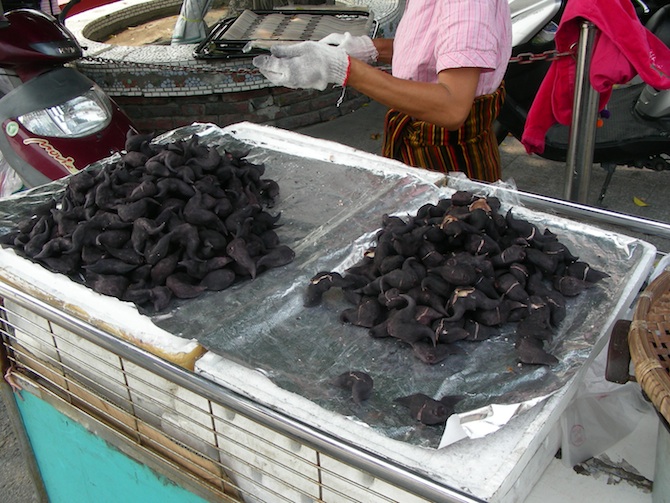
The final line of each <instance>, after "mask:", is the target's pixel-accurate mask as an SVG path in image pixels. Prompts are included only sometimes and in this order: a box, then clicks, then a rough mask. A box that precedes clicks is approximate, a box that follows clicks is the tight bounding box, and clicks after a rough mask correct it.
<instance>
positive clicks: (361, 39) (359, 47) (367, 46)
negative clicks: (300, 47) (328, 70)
mask: <svg viewBox="0 0 670 503" xmlns="http://www.w3.org/2000/svg"><path fill="white" fill-rule="evenodd" d="M319 42H320V43H322V44H328V45H334V46H335V47H340V48H341V49H344V50H345V51H346V53H347V54H348V55H349V56H352V57H354V58H356V59H360V60H361V61H363V62H364V63H374V62H375V61H377V58H378V57H379V52H378V51H377V48H376V47H375V44H374V43H373V42H372V39H371V38H370V37H368V36H367V35H359V36H356V37H355V36H353V35H352V34H351V33H349V32H346V33H331V34H330V35H328V36H326V37H324V38H322V39H321V40H319Z"/></svg>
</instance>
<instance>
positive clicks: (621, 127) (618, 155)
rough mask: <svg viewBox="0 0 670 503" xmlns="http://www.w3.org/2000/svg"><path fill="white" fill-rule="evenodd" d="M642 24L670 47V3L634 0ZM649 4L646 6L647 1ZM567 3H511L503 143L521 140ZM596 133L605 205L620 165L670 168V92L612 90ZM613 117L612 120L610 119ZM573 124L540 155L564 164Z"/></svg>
mask: <svg viewBox="0 0 670 503" xmlns="http://www.w3.org/2000/svg"><path fill="white" fill-rule="evenodd" d="M632 1H633V2H634V4H635V8H636V11H637V14H638V16H639V18H640V21H641V22H642V23H643V24H644V25H645V27H646V28H647V29H649V30H650V31H651V32H652V33H654V34H655V35H656V36H657V37H658V38H659V39H661V40H662V41H663V42H664V43H665V44H666V45H669V46H670V5H669V4H668V2H667V1H663V0H632ZM643 1H644V3H643ZM565 4H566V1H565V0H510V8H511V11H512V20H513V32H514V48H513V52H512V60H511V62H510V64H509V65H508V68H507V72H506V74H505V88H506V91H507V96H506V98H505V103H504V106H503V108H502V110H501V113H500V115H499V117H498V119H497V122H496V124H495V125H494V130H495V133H496V136H497V138H498V141H499V142H502V141H503V140H504V138H505V137H506V136H507V135H508V134H512V135H513V136H514V137H515V138H517V139H518V140H521V136H522V134H523V130H524V125H525V121H526V117H527V114H528V110H529V109H530V106H531V104H532V103H533V100H534V99H535V95H536V93H537V91H538V88H539V87H540V84H541V82H542V80H543V78H544V76H545V75H546V73H547V70H548V69H549V66H550V64H551V61H552V58H554V57H572V56H571V55H557V54H556V51H555V45H554V42H553V35H554V34H555V32H556V29H557V27H558V23H559V22H560V18H561V15H562V13H563V10H564V8H565ZM603 115H604V117H603V120H602V121H601V123H602V125H601V127H598V128H597V130H596V139H595V144H594V152H593V162H594V163H599V164H600V165H601V166H602V167H603V168H604V169H605V170H606V171H607V176H606V178H605V182H604V184H603V187H602V188H601V190H600V196H599V199H598V204H601V203H602V201H603V198H604V196H605V192H606V190H607V187H608V185H609V183H610V181H611V179H612V175H613V174H614V171H615V169H616V166H617V165H620V166H621V165H627V166H631V167H638V168H648V169H652V170H656V171H662V170H667V169H670V90H663V91H659V90H656V89H654V88H653V87H651V86H649V85H647V84H645V83H644V82H641V81H636V80H635V79H634V80H633V81H632V82H630V83H628V84H626V85H621V86H618V87H617V88H615V89H614V91H613V92H612V96H611V98H610V101H609V102H608V104H607V109H606V113H605V114H603ZM607 115H609V118H605V117H606V116H607ZM569 129H570V128H569V126H563V125H558V124H557V125H555V126H553V127H552V128H551V129H550V130H549V131H548V133H547V136H546V138H545V141H546V143H545V149H544V152H543V153H542V154H541V157H543V158H545V159H549V160H553V161H559V162H564V161H566V158H567V153H568V146H569V134H570V131H569Z"/></svg>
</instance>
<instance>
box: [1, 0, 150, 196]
mask: <svg viewBox="0 0 670 503" xmlns="http://www.w3.org/2000/svg"><path fill="white" fill-rule="evenodd" d="M77 2H79V0H74V1H73V2H70V3H77ZM68 5H69V4H68ZM67 10H68V8H67V6H66V7H65V8H64V9H63V11H62V13H61V16H59V17H60V19H64V13H66V11H67ZM0 12H3V11H2V10H0ZM81 56H82V49H81V46H80V45H79V43H78V42H77V40H76V38H75V37H74V35H72V33H71V32H70V31H68V30H67V29H66V28H65V26H64V24H63V23H62V22H61V20H59V19H56V18H55V17H54V16H52V15H50V14H46V13H44V12H41V11H38V10H34V9H24V8H19V9H15V10H11V11H8V12H6V13H4V15H2V17H1V18H0V126H1V127H2V131H0V157H1V159H0V196H2V197H4V196H7V195H9V194H11V193H14V192H16V191H18V190H20V189H22V188H30V187H35V186H38V185H42V184H44V183H47V182H50V181H52V180H56V179H59V178H62V177H64V176H67V175H69V174H72V173H76V172H78V171H80V170H81V169H83V168H85V167H86V166H87V165H89V164H90V163H92V162H95V161H99V160H100V159H103V158H105V157H107V156H109V155H111V154H112V153H114V152H118V151H120V150H122V149H123V148H124V145H125V140H126V135H127V134H128V132H129V131H132V132H137V130H136V129H135V128H134V127H133V125H132V123H131V121H130V119H129V118H128V117H127V116H126V114H125V113H123V112H122V111H121V109H120V108H119V107H118V105H117V104H116V103H115V102H114V101H113V100H112V99H111V98H110V97H109V96H107V95H106V94H105V93H104V91H103V90H102V89H101V88H100V87H99V86H98V85H96V84H95V83H94V82H93V81H92V80H90V79H89V78H88V77H86V76H84V75H83V74H81V73H80V72H78V71H77V70H76V69H74V68H72V67H71V66H68V65H67V64H68V63H70V62H72V61H75V60H76V59H78V58H80V57H81Z"/></svg>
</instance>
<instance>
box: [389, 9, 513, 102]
mask: <svg viewBox="0 0 670 503" xmlns="http://www.w3.org/2000/svg"><path fill="white" fill-rule="evenodd" d="M508 1H509V0H407V5H406V7H405V12H404V14H403V17H402V19H401V20H400V23H399V24H398V29H397V30H396V34H395V40H394V42H393V61H392V72H393V75H394V76H395V77H399V78H402V79H411V80H417V81H421V82H437V74H438V73H439V72H440V71H442V70H446V69H448V68H461V67H475V68H481V69H482V73H481V75H480V77H479V84H478V85H477V91H476V95H477V96H481V95H483V94H490V93H492V92H494V91H495V90H496V89H497V88H498V86H499V85H500V82H501V81H502V79H503V76H504V74H505V70H506V68H507V63H508V61H509V58H510V55H511V53H512V21H511V17H510V10H509V3H508Z"/></svg>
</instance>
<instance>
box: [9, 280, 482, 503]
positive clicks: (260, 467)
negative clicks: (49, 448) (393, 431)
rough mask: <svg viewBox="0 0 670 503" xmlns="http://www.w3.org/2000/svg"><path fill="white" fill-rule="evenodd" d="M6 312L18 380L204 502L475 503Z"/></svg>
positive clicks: (111, 345) (138, 357)
mask: <svg viewBox="0 0 670 503" xmlns="http://www.w3.org/2000/svg"><path fill="white" fill-rule="evenodd" d="M0 300H2V303H1V305H0V330H1V332H0V334H1V336H2V341H3V347H2V349H3V351H4V352H5V353H6V357H7V360H8V363H9V365H10V367H9V375H10V377H11V379H14V380H16V382H18V383H19V384H21V385H22V386H23V387H26V386H27V389H30V388H35V389H37V390H38V393H39V395H40V397H41V398H43V399H45V400H47V401H48V402H50V403H51V404H53V405H54V406H55V407H56V408H58V409H59V410H60V411H62V412H64V413H65V414H66V415H69V416H71V417H72V418H75V419H76V418H78V417H80V416H81V415H84V416H85V417H86V420H85V421H84V423H86V424H89V423H90V422H91V421H93V422H95V423H96V424H98V425H100V426H101V427H104V428H105V429H106V431H108V432H111V433H113V435H112V436H113V437H114V438H115V441H114V442H115V443H122V444H123V445H124V446H125V449H122V450H124V451H125V452H127V453H128V454H129V455H130V456H131V457H133V458H136V459H137V460H140V461H141V462H145V463H147V464H150V465H152V468H154V469H157V470H159V472H163V474H164V475H166V476H168V477H170V476H171V477H172V478H173V480H174V479H177V480H175V482H177V483H180V484H182V485H183V487H185V488H187V489H188V490H191V491H192V492H194V493H196V494H198V495H200V496H202V497H204V498H205V499H206V500H209V501H222V502H237V501H244V502H305V503H307V502H315V501H332V502H360V501H365V502H370V503H377V502H379V503H382V502H397V501H402V502H407V503H419V502H426V501H456V502H459V501H476V500H474V499H472V498H470V497H469V496H467V495H464V494H460V493H459V492H457V491H455V490H452V489H450V488H445V487H441V486H433V485H431V484H430V482H429V481H426V480H421V477H420V476H418V475H413V474H411V473H408V472H406V471H404V470H403V469H401V468H399V467H396V466H392V465H389V464H386V463H385V462H384V461H383V460H375V459H374V458H373V457H368V454H366V453H365V452H359V451H357V450H356V449H354V448H351V447H350V446H343V445H338V444H337V442H333V440H332V439H327V438H322V437H320V436H319V435H318V432H317V433H315V432H309V431H306V430H305V429H304V428H303V427H302V426H301V425H299V424H297V425H296V424H290V421H289V422H286V419H285V418H281V417H276V415H275V414H274V413H273V412H272V411H270V410H263V409H262V407H260V408H259V406H258V405H257V404H254V403H249V402H247V401H246V399H245V398H243V397H237V396H233V395H230V394H229V392H226V390H221V389H218V388H220V387H219V386H217V385H216V384H214V383H211V382H209V381H206V380H204V379H202V378H201V377H200V376H197V375H196V374H194V373H192V372H190V371H188V370H185V369H183V368H180V367H175V366H174V365H173V364H171V363H170V362H165V361H162V360H161V359H159V358H157V357H155V356H153V355H151V354H148V353H146V352H143V351H142V350H140V349H137V348H134V347H132V346H130V345H128V344H127V343H125V342H124V341H120V340H116V339H115V338H113V337H111V336H109V335H108V334H104V333H101V332H100V331H99V330H98V329H97V328H95V327H91V326H86V324H85V323H83V322H80V321H79V320H77V319H74V318H72V317H71V316H70V315H68V314H66V313H64V312H60V311H58V310H57V309H55V308H53V307H51V306H48V305H46V304H43V303H42V302H41V301H39V300H37V299H31V298H30V297H29V296H26V295H25V294H23V292H20V291H16V290H14V289H13V288H12V287H10V286H8V285H4V284H2V283H0ZM96 339H97V340H96ZM215 395H220V396H219V397H217V396H215ZM366 465H367V466H366Z"/></svg>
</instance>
